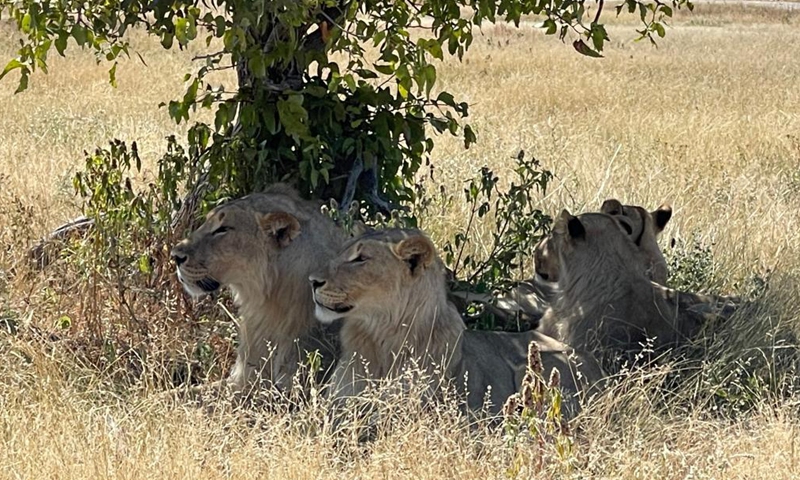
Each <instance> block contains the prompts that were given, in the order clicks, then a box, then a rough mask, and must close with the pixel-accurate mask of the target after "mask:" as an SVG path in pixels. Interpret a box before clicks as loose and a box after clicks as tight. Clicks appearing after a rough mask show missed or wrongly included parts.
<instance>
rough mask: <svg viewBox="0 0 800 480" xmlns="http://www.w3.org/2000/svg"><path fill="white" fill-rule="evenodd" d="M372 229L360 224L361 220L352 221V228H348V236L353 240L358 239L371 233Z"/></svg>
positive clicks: (362, 223)
mask: <svg viewBox="0 0 800 480" xmlns="http://www.w3.org/2000/svg"><path fill="white" fill-rule="evenodd" d="M372 230H373V229H372V228H370V227H369V226H368V225H367V224H366V223H364V222H362V221H361V220H354V221H353V226H352V227H351V228H350V236H351V237H353V238H358V237H360V236H362V235H364V234H366V233H368V232H371V231H372Z"/></svg>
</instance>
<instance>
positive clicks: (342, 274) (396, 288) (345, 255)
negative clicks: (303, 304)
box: [310, 229, 444, 323]
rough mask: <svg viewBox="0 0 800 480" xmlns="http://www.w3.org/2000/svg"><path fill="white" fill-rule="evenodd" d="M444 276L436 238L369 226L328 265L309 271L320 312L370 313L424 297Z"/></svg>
mask: <svg viewBox="0 0 800 480" xmlns="http://www.w3.org/2000/svg"><path fill="white" fill-rule="evenodd" d="M440 277H441V278H442V279H443V278H444V269H443V266H442V265H441V262H440V261H439V260H438V259H437V258H436V253H435V248H434V246H433V243H432V242H431V241H430V240H429V239H428V238H427V237H426V236H424V235H423V234H422V233H420V232H417V231H410V230H399V229H392V230H383V231H374V232H369V233H367V234H365V235H362V236H361V237H359V238H357V239H356V240H354V241H352V242H350V243H349V245H347V246H346V247H345V248H344V250H342V252H341V253H339V255H338V256H336V258H334V259H333V260H332V261H331V264H330V265H329V266H328V268H327V270H326V271H324V272H319V273H317V274H315V275H312V276H311V277H310V280H311V284H312V288H313V292H314V302H315V304H316V315H317V318H318V319H319V320H320V321H322V322H328V323H329V322H332V321H334V320H336V319H339V318H341V317H343V316H345V315H346V316H347V317H348V318H363V319H370V318H374V317H375V316H379V315H380V314H382V313H384V312H385V311H386V308H387V305H388V304H398V307H397V308H408V305H414V304H420V303H423V302H422V301H421V299H423V298H425V297H427V296H428V295H430V294H431V293H432V290H430V289H429V288H427V287H428V286H429V283H430V282H431V281H434V282H435V281H437V280H439V279H440Z"/></svg>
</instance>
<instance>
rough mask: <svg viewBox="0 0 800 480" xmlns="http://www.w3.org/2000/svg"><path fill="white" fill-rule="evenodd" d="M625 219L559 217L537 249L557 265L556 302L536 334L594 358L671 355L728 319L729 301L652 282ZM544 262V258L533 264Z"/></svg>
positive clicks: (548, 266) (546, 266) (591, 215)
mask: <svg viewBox="0 0 800 480" xmlns="http://www.w3.org/2000/svg"><path fill="white" fill-rule="evenodd" d="M632 231H633V226H632V225H631V223H630V219H629V218H627V217H626V216H611V215H606V214H603V213H585V214H582V215H579V216H577V217H575V216H572V215H570V213H569V212H567V211H566V210H564V211H563V212H562V214H561V216H560V217H559V218H558V219H557V221H556V223H555V225H554V227H553V231H552V233H551V234H550V235H549V236H548V237H547V238H546V239H545V240H544V241H543V242H542V243H540V246H539V247H538V248H540V249H547V250H548V252H549V255H547V256H546V257H544V258H546V259H552V261H554V262H557V265H555V266H553V265H551V264H548V263H547V262H544V263H541V264H537V268H540V266H541V268H544V269H552V268H556V269H557V271H558V282H559V294H558V296H557V298H556V300H555V301H554V302H553V303H552V305H551V306H550V308H549V309H548V310H547V312H546V313H545V315H544V317H543V318H542V325H541V331H542V332H543V333H545V334H547V335H551V336H553V337H555V338H556V339H558V340H560V341H563V342H565V343H568V344H570V345H572V346H574V347H575V348H576V349H579V350H584V351H590V352H595V353H597V354H599V353H602V352H608V351H617V352H624V351H637V350H641V349H642V345H645V344H646V343H647V342H652V346H653V347H654V348H655V349H656V350H659V349H663V348H668V347H675V346H679V345H681V344H684V343H687V342H689V341H690V340H691V339H692V338H694V337H695V335H697V334H698V333H699V332H700V331H701V330H702V329H703V328H704V326H705V324H706V323H707V322H708V321H709V318H710V317H711V318H713V317H715V316H716V315H715V313H717V314H719V315H720V316H722V317H723V318H724V317H726V316H729V315H730V314H732V307H733V306H732V305H731V304H730V302H729V300H728V299H724V298H716V297H711V296H704V295H695V294H689V293H684V292H678V291H676V290H673V289H669V288H667V287H664V286H662V285H659V284H657V283H654V282H652V281H651V279H650V277H649V276H648V270H649V268H650V263H649V262H648V259H647V257H646V255H645V253H643V252H642V250H641V248H639V246H637V245H636V244H635V242H634V241H633V239H632V238H631V232H632ZM537 258H543V257H537Z"/></svg>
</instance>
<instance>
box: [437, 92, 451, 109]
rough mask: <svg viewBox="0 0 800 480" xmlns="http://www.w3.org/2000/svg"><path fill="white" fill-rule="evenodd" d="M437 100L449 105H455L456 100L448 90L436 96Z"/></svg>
mask: <svg viewBox="0 0 800 480" xmlns="http://www.w3.org/2000/svg"><path fill="white" fill-rule="evenodd" d="M436 101H437V102H442V103H444V104H445V105H447V106H449V107H455V106H456V100H455V99H454V98H453V95H452V94H450V93H448V92H441V93H439V96H438V97H436Z"/></svg>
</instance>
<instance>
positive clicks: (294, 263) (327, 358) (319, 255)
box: [172, 185, 345, 392]
mask: <svg viewBox="0 0 800 480" xmlns="http://www.w3.org/2000/svg"><path fill="white" fill-rule="evenodd" d="M344 239H345V234H344V232H343V231H341V230H340V229H339V228H338V227H337V226H336V225H335V224H334V223H333V222H332V221H331V220H330V219H329V218H328V217H326V216H324V215H322V214H321V213H320V210H319V207H318V206H317V205H316V204H314V203H313V202H309V201H306V200H302V199H301V198H300V197H299V196H298V195H297V193H296V192H295V191H294V190H292V189H291V188H289V187H287V186H285V185H275V186H273V187H271V188H270V189H268V190H267V191H266V192H264V193H256V194H252V195H248V196H246V197H243V198H240V199H238V200H233V201H230V202H228V203H225V204H224V205H222V206H220V207H217V208H215V209H214V210H212V211H211V212H210V213H209V214H208V216H207V217H206V221H205V223H203V225H202V226H201V227H200V228H198V229H197V230H196V231H194V232H193V233H192V234H191V235H189V237H188V238H186V239H185V240H183V241H182V242H180V243H179V244H178V245H177V246H175V248H174V249H173V250H172V258H173V260H174V262H175V264H176V265H177V267H178V278H179V279H180V281H181V283H182V284H183V286H184V288H185V289H186V291H187V292H189V293H190V294H191V295H192V296H195V297H198V296H201V295H203V294H206V293H210V292H213V291H215V290H218V289H219V288H221V287H229V288H230V289H231V290H232V291H233V294H234V300H235V303H236V305H237V306H238V308H239V315H240V317H241V322H240V323H239V325H238V333H239V346H238V349H237V354H236V363H235V365H234V367H233V370H232V371H231V373H230V376H229V378H228V383H229V384H230V385H231V386H232V387H233V388H234V389H235V390H237V391H240V392H241V391H244V390H245V389H250V388H252V387H254V386H255V385H254V384H255V383H259V382H260V381H264V382H266V383H269V384H273V385H275V386H277V387H278V388H280V389H285V388H287V387H289V386H290V385H291V383H290V382H291V378H292V376H293V375H294V374H295V373H296V371H297V369H298V364H299V362H302V361H305V360H306V352H308V351H313V350H319V352H320V353H321V354H322V357H323V368H325V367H329V366H330V365H331V363H332V362H333V361H334V359H335V357H336V352H337V351H338V348H337V345H338V340H337V337H336V332H334V331H331V329H330V328H327V327H323V326H322V325H320V324H319V323H318V322H317V321H316V320H315V318H314V302H313V300H312V299H311V291H310V290H309V288H308V275H309V273H311V271H312V270H313V269H316V268H317V267H318V266H319V265H324V264H325V263H326V262H327V261H328V260H330V259H331V258H332V257H333V256H334V255H335V254H336V252H337V251H338V249H339V247H340V246H341V244H342V242H343V241H344Z"/></svg>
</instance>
